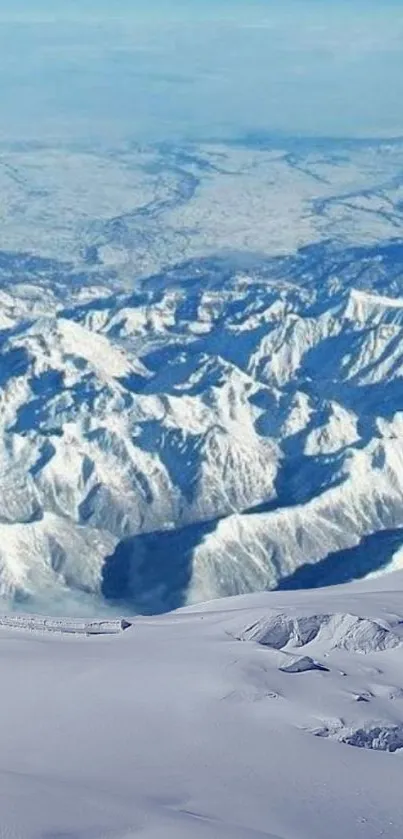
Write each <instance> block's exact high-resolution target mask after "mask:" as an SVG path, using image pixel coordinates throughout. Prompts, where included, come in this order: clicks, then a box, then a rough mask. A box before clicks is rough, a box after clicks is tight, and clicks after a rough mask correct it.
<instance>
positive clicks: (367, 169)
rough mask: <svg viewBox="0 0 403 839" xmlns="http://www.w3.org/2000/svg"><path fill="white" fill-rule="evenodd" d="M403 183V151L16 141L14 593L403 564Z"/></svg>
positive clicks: (53, 599)
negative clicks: (54, 144)
mask: <svg viewBox="0 0 403 839" xmlns="http://www.w3.org/2000/svg"><path fill="white" fill-rule="evenodd" d="M402 171H403V143H402V142H401V141H398V140H396V141H393V142H389V141H385V142H380V141H377V142H371V141H367V142H358V141H357V142H343V141H339V142H331V141H319V140H318V141H314V140H311V141H309V142H308V141H300V142H298V141H293V140H286V139H284V140H283V141H280V140H277V141H276V142H274V141H272V140H269V139H268V138H266V139H264V138H262V140H261V141H259V140H258V139H256V138H255V140H249V141H247V140H245V141H243V142H237V143H234V142H233V143H227V144H225V143H220V144H218V143H204V144H188V145H181V146H175V145H174V144H172V145H169V144H163V145H161V146H155V145H154V146H146V145H144V146H136V145H135V144H133V143H127V144H124V143H122V144H121V145H119V146H117V147H116V148H108V149H106V148H105V149H103V148H97V149H94V148H89V147H88V146H86V147H79V146H75V147H72V148H65V149H63V148H61V147H58V148H57V149H55V148H52V147H51V146H41V144H40V143H39V144H36V145H35V146H32V147H31V146H30V145H29V144H27V145H26V146H24V147H18V146H11V147H8V146H4V148H2V156H1V157H0V192H1V201H2V202H3V203H2V206H1V208H0V209H1V213H2V224H1V231H0V496H1V506H0V595H2V597H3V599H4V600H7V601H8V602H9V603H11V604H13V603H17V605H18V607H19V608H20V607H22V606H23V607H24V608H25V609H26V610H29V609H31V610H36V611H38V610H39V611H43V610H44V611H46V612H47V611H52V612H56V611H57V612H59V613H60V611H61V612H62V613H63V611H64V612H65V613H67V611H69V610H70V609H72V611H73V612H74V613H76V609H75V608H73V607H72V603H73V601H74V598H75V597H76V598H77V600H78V602H79V603H82V602H83V599H87V604H89V603H90V601H91V599H93V603H94V611H95V612H97V610H98V606H99V604H100V603H102V601H106V602H107V603H109V604H112V607H113V608H116V603H117V604H121V603H124V604H125V608H128V609H130V610H132V611H139V612H143V613H155V612H161V611H164V610H167V609H172V608H176V607H179V606H182V605H185V604H191V603H194V602H197V601H202V600H206V599H210V598H212V597H217V596H223V595H231V594H233V595H234V594H238V593H243V592H249V591H254V590H264V589H268V588H269V589H271V588H276V587H288V588H292V587H294V588H295V587H301V586H307V585H308V586H317V585H318V584H319V585H321V584H324V583H325V584H334V583H338V582H342V581H348V580H351V579H354V578H356V577H365V576H366V575H368V574H370V573H377V572H379V571H381V570H382V569H385V568H392V567H393V568H396V567H399V566H400V565H401V556H402V553H401V548H402V545H403V447H402V439H403V438H402V430H403V280H402V264H403V238H402V220H403V214H402V207H403V203H402V201H403V177H402V174H401V173H402ZM399 557H400V559H399ZM63 602H64V603H65V607H64V608H63ZM112 607H111V608H112ZM117 608H120V607H119V606H118V607H117Z"/></svg>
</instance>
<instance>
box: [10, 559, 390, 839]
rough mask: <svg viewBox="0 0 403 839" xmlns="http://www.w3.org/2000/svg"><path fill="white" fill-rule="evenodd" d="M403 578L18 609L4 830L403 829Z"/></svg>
mask: <svg viewBox="0 0 403 839" xmlns="http://www.w3.org/2000/svg"><path fill="white" fill-rule="evenodd" d="M402 586H403V580H402V572H395V573H392V574H388V575H384V576H383V577H382V578H380V579H376V580H371V581H365V582H363V581H361V582H359V583H357V582H356V583H352V584H349V585H347V586H339V587H334V588H328V589H327V590H323V589H322V590H320V591H299V592H296V591H293V592H263V593H260V594H248V595H243V596H238V597H230V598H227V599H225V600H214V601H211V602H210V603H206V604H202V605H195V606H192V607H187V608H185V609H181V610H178V611H176V612H171V613H170V614H168V615H158V616H155V615H154V616H149V617H145V616H134V617H133V618H131V619H130V621H127V622H126V624H129V623H130V624H131V625H130V626H127V625H126V624H125V625H124V626H125V627H126V628H125V629H124V631H119V629H121V625H120V622H118V621H117V620H116V621H115V620H109V621H96V620H94V619H93V620H92V621H90V622H88V621H87V622H86V621H78V620H74V621H73V620H68V619H65V618H63V619H54V620H49V619H46V618H45V619H44V618H42V619H40V618H37V617H35V618H34V617H33V616H31V615H27V616H25V618H24V616H23V615H19V616H18V617H17V616H8V618H7V617H6V618H4V617H2V618H0V652H1V666H2V690H1V695H0V711H1V713H0V738H1V743H2V751H1V763H0V772H1V784H0V812H1V816H0V824H1V831H2V833H3V835H4V836H7V837H8V836H13V837H14V836H15V837H18V839H36V837H38V836H41V837H62V836H63V837H64V836H69V837H75V839H89V837H94V839H95V837H96V839H101V837H110V839H132V837H137V836H139V837H144V839H189V837H192V839H193V837H195V838H196V837H197V839H198V837H200V839H258V837H262V839H263V837H265V839H297V838H298V839H324V837H326V839H339V837H340V835H344V836H348V837H349V839H362V837H363V836H365V839H379V837H380V836H387V837H388V839H400V837H401V836H402V830H403V814H402V806H401V778H402V775H401V761H402V755H403V701H402V700H403V670H402V646H403V630H402V627H403V609H402ZM97 629H98V630H99V632H101V634H98V633H97ZM85 630H89V631H88V632H87V633H86V631H85Z"/></svg>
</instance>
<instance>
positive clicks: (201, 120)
mask: <svg viewBox="0 0 403 839" xmlns="http://www.w3.org/2000/svg"><path fill="white" fill-rule="evenodd" d="M112 6H113V9H114V12H113V15H112V14H111V12H110V10H111V8H112ZM10 7H11V8H10ZM0 96H1V102H2V107H1V110H0V138H3V139H4V138H7V139H23V138H28V139H33V138H39V139H43V138H49V137H55V138H58V139H63V138H66V139H83V138H89V139H94V140H102V141H108V140H109V139H110V140H115V139H121V138H127V137H133V138H134V139H142V140H149V139H151V140H154V139H166V138H185V137H190V138H192V139H202V138H205V137H237V136H240V135H242V134H244V133H248V132H259V131H261V132H265V133H267V132H268V133H270V132H278V131H282V132H286V133H288V134H313V135H326V136H354V137H357V136H358V137H359V136H368V135H370V136H386V137H387V136H396V135H402V134H403V113H402V111H403V2H397V0H396V1H395V2H392V0H386V2H385V3H381V2H380V1H379V0H377V2H374V0H350V2H345V1H344V0H343V2H337V0H277V2H274V1H273V2H272V0H261V1H260V2H258V0H256V2H254V0H250V2H249V0H248V2H247V1H246V0H234V1H233V2H229V0H214V2H213V0H204V2H202V0H187V2H180V0H149V2H147V3H146V2H138V0H137V2H136V0H114V3H112V0H97V2H95V0H70V1H69V2H68V0H64V2H61V0H52V2H50V0H42V2H40V0H13V3H12V4H10V3H9V0H7V2H5V0H0Z"/></svg>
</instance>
